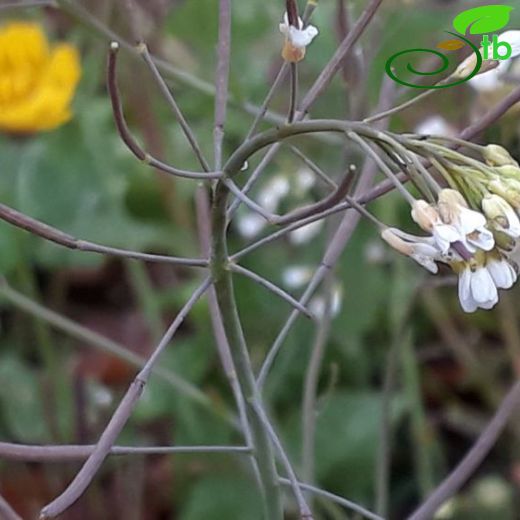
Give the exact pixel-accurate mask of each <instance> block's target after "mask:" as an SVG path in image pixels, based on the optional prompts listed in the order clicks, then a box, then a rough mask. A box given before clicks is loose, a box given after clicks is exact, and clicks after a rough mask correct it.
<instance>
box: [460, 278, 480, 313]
mask: <svg viewBox="0 0 520 520" xmlns="http://www.w3.org/2000/svg"><path fill="white" fill-rule="evenodd" d="M470 286H471V271H470V270H469V268H466V269H464V270H463V271H462V272H461V273H460V275H459V301H460V305H461V307H462V309H463V310H464V312H475V311H476V310H477V303H476V302H475V300H474V299H473V296H472V295H471V287H470Z"/></svg>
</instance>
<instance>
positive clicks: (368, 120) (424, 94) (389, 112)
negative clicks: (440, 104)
mask: <svg viewBox="0 0 520 520" xmlns="http://www.w3.org/2000/svg"><path fill="white" fill-rule="evenodd" d="M434 92H437V90H436V89H431V90H426V91H423V92H421V93H420V94H419V95H417V96H415V97H413V98H412V99H409V100H407V101H405V102H404V103H401V104H400V105H397V106H395V107H393V108H390V109H388V110H385V111H384V112H380V113H379V114H374V115H373V116H370V117H367V118H365V119H363V123H375V122H376V121H380V120H381V119H385V118H387V117H390V116H393V115H395V114H398V113H399V112H402V111H403V110H405V109H407V108H409V107H411V106H413V105H415V103H418V102H419V101H422V100H423V99H424V98H426V97H428V96H430V95H431V94H433V93H434Z"/></svg>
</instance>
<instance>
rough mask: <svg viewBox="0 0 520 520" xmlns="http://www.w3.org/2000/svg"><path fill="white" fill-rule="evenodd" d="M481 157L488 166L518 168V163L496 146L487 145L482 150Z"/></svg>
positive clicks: (500, 147) (502, 148)
mask: <svg viewBox="0 0 520 520" xmlns="http://www.w3.org/2000/svg"><path fill="white" fill-rule="evenodd" d="M482 156H483V157H484V159H485V160H486V163H487V164H488V165H489V166H506V165H513V166H518V163H517V162H516V161H515V160H514V159H513V158H512V157H511V155H510V154H509V152H508V151H507V150H506V149H505V148H504V147H502V146H499V145H498V144H488V145H487V146H486V147H485V148H484V151H483V152H482Z"/></svg>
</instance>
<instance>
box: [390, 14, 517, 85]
mask: <svg viewBox="0 0 520 520" xmlns="http://www.w3.org/2000/svg"><path fill="white" fill-rule="evenodd" d="M512 10H513V8H512V7H510V6H508V5H486V6H481V7H474V8H473V9H468V10H466V11H462V13H459V14H458V15H457V16H456V17H455V19H454V20H453V27H454V29H455V31H457V32H456V33H455V32H451V31H446V32H447V33H448V34H450V35H451V36H454V37H455V39H449V40H444V41H442V42H440V43H439V44H438V45H437V48H438V49H441V50H442V51H447V52H450V51H455V50H458V49H460V48H462V47H464V46H466V45H468V46H469V47H470V48H471V49H472V51H473V53H474V56H475V60H474V61H475V64H474V66H473V69H472V70H470V71H469V72H468V74H467V76H465V77H463V78H455V81H452V82H451V83H447V82H444V81H443V82H440V83H437V84H435V85H417V84H415V83H412V82H410V81H404V80H402V79H399V78H398V77H397V75H396V72H395V64H396V63H397V60H399V59H402V57H403V56H406V57H408V58H410V57H411V55H412V54H414V55H415V54H425V53H427V54H429V55H434V56H437V57H438V58H439V59H440V60H441V64H440V65H439V67H437V68H436V69H435V70H433V71H421V70H417V69H416V68H415V67H414V66H413V65H412V64H411V63H410V62H409V61H408V62H407V63H406V67H405V68H406V70H407V71H408V72H409V73H411V74H415V75H417V76H435V75H438V74H442V73H443V72H444V71H446V70H447V69H448V68H449V66H450V60H449V57H448V56H446V54H443V52H441V51H438V50H434V49H423V48H416V49H406V50H404V51H400V52H398V53H396V54H394V55H393V56H390V58H389V59H388V60H387V62H386V65H385V70H386V73H387V74H388V75H389V76H390V77H391V78H392V79H393V80H394V81H396V82H397V83H400V84H401V85H405V86H407V87H413V88H421V89H438V88H448V87H454V86H455V85H460V84H461V83H465V82H466V81H468V80H470V79H471V78H472V77H473V76H475V75H477V74H478V72H479V71H480V69H481V68H482V64H483V61H484V60H507V59H509V58H510V57H511V54H512V52H513V50H512V47H511V45H510V44H509V43H507V42H504V41H499V40H498V36H497V35H496V34H494V35H492V36H491V37H490V35H489V33H492V32H495V31H498V30H500V29H502V28H503V27H505V26H506V25H507V24H508V23H509V18H510V13H511V11H512ZM471 34H482V35H483V37H482V41H481V47H482V53H483V56H482V55H481V54H480V51H479V49H478V48H477V47H476V46H475V45H474V44H473V43H472V42H471V41H470V40H468V39H467V38H466V37H465V36H466V35H471ZM490 51H491V52H490ZM448 80H449V78H448Z"/></svg>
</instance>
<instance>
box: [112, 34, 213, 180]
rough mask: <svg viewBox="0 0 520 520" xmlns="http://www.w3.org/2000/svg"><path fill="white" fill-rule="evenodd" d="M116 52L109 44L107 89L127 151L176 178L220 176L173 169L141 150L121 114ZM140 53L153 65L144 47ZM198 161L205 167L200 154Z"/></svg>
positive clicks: (116, 48)
mask: <svg viewBox="0 0 520 520" xmlns="http://www.w3.org/2000/svg"><path fill="white" fill-rule="evenodd" d="M143 49H144V50H143ZM118 50H119V44H118V43H117V42H112V43H111V44H110V48H109V52H108V65H107V88H108V94H109V96H110V101H111V103H112V111H113V113H114V121H115V124H116V128H117V131H118V133H119V135H120V137H121V139H122V140H123V142H124V143H125V144H126V146H127V147H128V149H129V150H130V151H131V152H132V153H133V154H134V155H135V157H137V158H138V159H139V160H140V161H143V162H144V163H146V164H149V165H150V166H153V167H154V168H157V169H158V170H160V171H163V172H165V173H168V174H170V175H174V176H177V177H184V178H187V179H218V178H219V177H220V176H221V175H222V173H221V172H210V171H209V168H206V167H204V170H205V171H206V172H207V173H201V172H193V171H189V170H181V169H179V168H174V167H173V166H170V165H169V164H166V163H164V162H162V161H160V160H159V159H157V158H155V157H154V156H152V155H150V154H148V153H146V152H145V151H144V150H143V149H142V148H141V146H140V145H139V143H138V142H137V141H136V139H135V138H134V136H133V135H132V133H131V132H130V129H129V128H128V125H127V123H126V120H125V115H124V112H123V107H122V104H121V96H120V94H119V89H118V87H117V75H116V64H117V53H118ZM140 53H141V55H142V56H143V58H144V59H145V61H146V62H147V64H148V65H149V66H150V63H152V64H153V62H152V61H151V59H150V56H149V54H148V51H147V50H146V46H144V45H143V46H141V51H140ZM153 70H154V69H153ZM159 77H160V76H159ZM161 79H162V78H161ZM165 88H166V91H168V88H167V87H165ZM168 92H169V91H168ZM172 99H173V98H172ZM174 102H175V101H174ZM175 106H176V105H175ZM180 118H181V120H183V118H182V114H180ZM181 126H182V128H183V130H184V131H185V132H186V126H185V125H182V124H181ZM188 135H190V136H191V133H188ZM188 140H189V141H190V143H191V144H192V146H194V144H193V143H194V142H195V145H196V141H192V140H191V139H190V138H188ZM196 146H197V147H198V145H196ZM199 159H200V160H201V162H202V163H203V164H205V165H207V163H205V161H204V159H203V158H202V155H201V154H200V157H199Z"/></svg>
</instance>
